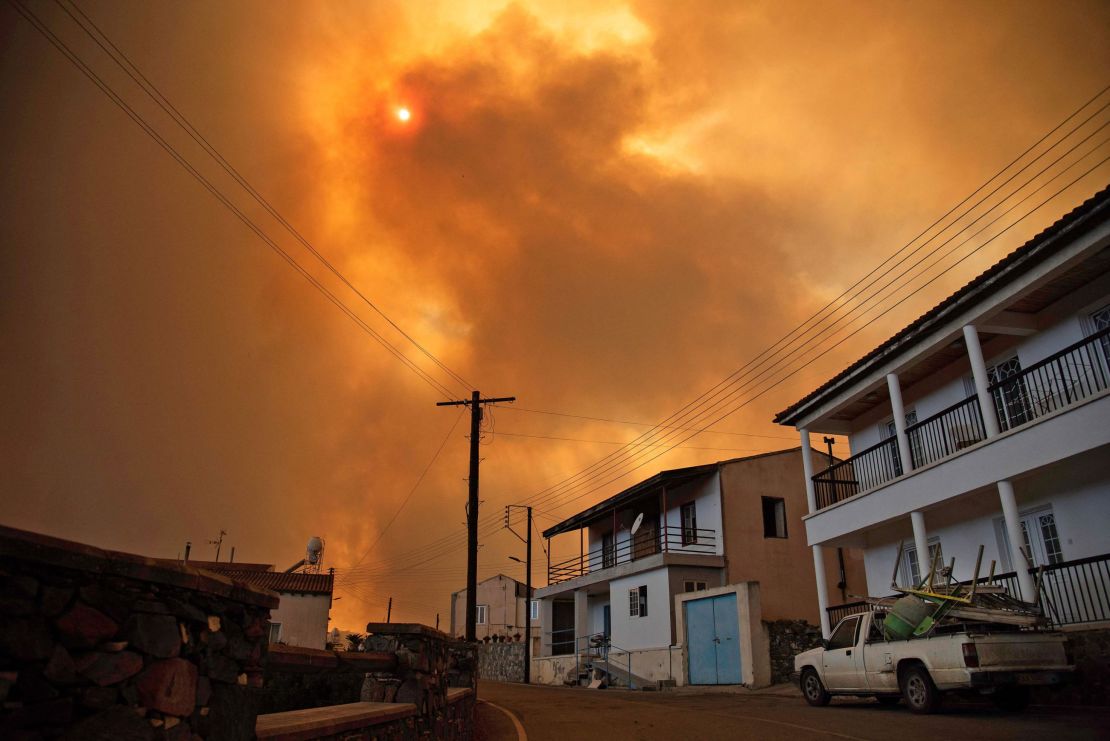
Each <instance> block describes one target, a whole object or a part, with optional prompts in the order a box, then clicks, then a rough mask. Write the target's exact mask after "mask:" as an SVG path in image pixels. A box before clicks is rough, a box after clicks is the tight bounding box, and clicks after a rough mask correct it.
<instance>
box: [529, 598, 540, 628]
mask: <svg viewBox="0 0 1110 741" xmlns="http://www.w3.org/2000/svg"><path fill="white" fill-rule="evenodd" d="M528 610H529V614H530V616H531V619H532V621H533V622H534V621H536V620H539V619H540V601H539V600H538V599H534V600H532V601H531V603H529V606H528Z"/></svg>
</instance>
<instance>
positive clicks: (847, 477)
mask: <svg viewBox="0 0 1110 741" xmlns="http://www.w3.org/2000/svg"><path fill="white" fill-rule="evenodd" d="M1107 388H1110V327H1108V328H1106V329H1103V330H1100V331H1098V332H1096V333H1095V334H1093V335H1091V336H1090V337H1087V338H1085V339H1083V340H1081V341H1079V342H1076V343H1075V344H1073V345H1070V346H1068V347H1066V348H1064V349H1063V350H1061V351H1060V352H1058V353H1056V354H1055V355H1052V356H1051V357H1048V358H1045V359H1044V360H1042V361H1040V362H1039V363H1036V364H1034V365H1031V366H1029V367H1028V368H1026V369H1024V370H1021V371H1019V372H1017V373H1015V374H1013V375H1012V376H1009V377H1008V378H1004V379H1001V380H999V381H998V382H996V383H993V384H991V385H990V386H989V391H990V394H991V397H992V398H993V399H994V408H993V409H991V410H990V411H989V412H988V413H989V414H994V415H995V416H996V418H997V419H998V423H999V428H1000V429H1002V430H1004V431H1005V430H1011V429H1014V428H1015V427H1018V426H1020V425H1023V424H1025V423H1026V422H1031V421H1032V420H1035V419H1038V418H1040V417H1043V416H1045V415H1047V414H1051V413H1052V412H1055V411H1057V410H1058V409H1063V408H1064V407H1066V406H1068V405H1071V404H1074V403H1076V402H1079V401H1082V400H1083V399H1087V398H1089V397H1091V396H1094V395H1095V394H1097V393H1100V392H1102V391H1105V390H1106V389H1107ZM986 437H987V432H986V426H985V424H984V422H983V410H982V408H981V407H980V405H979V400H978V396H970V397H968V398H966V399H964V400H963V401H961V402H959V403H958V404H954V405H953V406H950V407H948V408H947V409H945V410H943V411H941V412H938V413H937V414H934V415H933V416H931V417H929V418H928V419H925V420H922V421H921V422H918V423H917V424H914V425H910V426H909V427H907V428H906V438H907V441H908V442H909V445H910V457H911V458H912V462H913V467H914V468H915V469H917V468H921V467H922V466H927V465H929V464H930V463H935V462H936V461H939V460H942V459H944V458H946V457H948V456H950V455H954V454H956V453H958V452H960V451H961V450H963V449H964V448H967V447H969V446H971V445H974V444H975V443H978V442H980V441H982V440H985V439H986ZM902 473H903V471H902V463H901V458H900V457H899V455H898V441H897V438H895V437H891V438H888V439H886V440H883V441H882V442H881V443H879V444H878V445H873V446H871V447H870V448H867V449H866V450H864V451H861V452H860V453H857V454H856V455H853V456H852V457H851V458H848V459H846V460H844V461H841V462H840V463H837V464H835V465H833V466H831V467H829V468H827V469H826V470H824V471H822V472H820V473H818V474H816V475H815V476H814V477H813V487H814V493H815V495H816V498H817V509H819V510H820V509H824V508H825V507H829V506H831V505H833V504H836V503H837V502H840V501H843V500H844V499H848V498H849V497H854V496H855V495H857V494H859V493H861V492H865V491H868V490H870V489H874V488H875V487H878V486H882V485H883V484H886V483H888V482H890V481H893V480H894V479H896V478H898V477H899V476H901V475H902Z"/></svg>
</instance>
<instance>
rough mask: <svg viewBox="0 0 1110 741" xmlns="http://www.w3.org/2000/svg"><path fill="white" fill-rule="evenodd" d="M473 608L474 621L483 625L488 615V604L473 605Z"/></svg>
mask: <svg viewBox="0 0 1110 741" xmlns="http://www.w3.org/2000/svg"><path fill="white" fill-rule="evenodd" d="M474 608H475V609H474V623H475V624H476V625H485V624H486V619H487V618H488V617H489V615H488V613H489V605H475V606H474Z"/></svg>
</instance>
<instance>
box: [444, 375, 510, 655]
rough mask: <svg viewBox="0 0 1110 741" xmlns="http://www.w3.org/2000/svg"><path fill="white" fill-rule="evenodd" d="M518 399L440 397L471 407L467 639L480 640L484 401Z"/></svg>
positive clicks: (449, 404) (447, 404) (476, 394)
mask: <svg viewBox="0 0 1110 741" xmlns="http://www.w3.org/2000/svg"><path fill="white" fill-rule="evenodd" d="M501 401H504V402H512V401H516V397H515V396H502V397H497V398H490V399H483V398H482V395H481V393H479V392H477V391H474V392H472V394H471V396H470V398H469V399H460V400H459V401H440V402H437V403H436V406H437V407H457V406H468V407H470V479H469V484H470V487H469V488H470V492H469V497H468V498H467V504H466V640H468V641H475V640H477V638H476V635H475V631H474V621H475V618H476V614H477V612H478V608H477V598H478V595H477V592H478V436H479V434H480V433H481V427H482V405H483V404H495V403H497V402H501Z"/></svg>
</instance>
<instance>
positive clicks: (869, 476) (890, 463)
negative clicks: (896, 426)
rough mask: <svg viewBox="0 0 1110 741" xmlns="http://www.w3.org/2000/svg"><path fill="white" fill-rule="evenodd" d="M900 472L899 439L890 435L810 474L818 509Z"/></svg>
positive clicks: (871, 487)
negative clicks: (812, 475)
mask: <svg viewBox="0 0 1110 741" xmlns="http://www.w3.org/2000/svg"><path fill="white" fill-rule="evenodd" d="M901 475H902V462H901V460H900V459H899V457H898V440H897V439H896V438H893V437H892V438H889V439H887V440H883V441H882V442H881V443H879V444H878V445H872V446H871V447H870V448H867V449H866V450H864V451H861V452H859V453H857V454H856V455H853V456H852V457H851V458H848V459H847V460H843V461H841V462H840V463H837V464H834V465H833V466H830V467H829V468H828V469H826V470H825V471H822V472H821V473H819V474H817V475H816V476H814V477H813V488H814V493H815V494H816V496H817V509H824V508H825V507H829V506H832V505H834V504H836V503H837V502H839V501H841V500H844V499H847V498H848V497H854V496H855V495H856V494H859V493H860V492H861V491H867V490H868V489H873V488H875V487H876V486H880V485H881V484H885V483H886V482H888V481H892V480H894V479H895V478H897V477H898V476H901Z"/></svg>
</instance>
